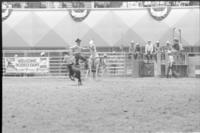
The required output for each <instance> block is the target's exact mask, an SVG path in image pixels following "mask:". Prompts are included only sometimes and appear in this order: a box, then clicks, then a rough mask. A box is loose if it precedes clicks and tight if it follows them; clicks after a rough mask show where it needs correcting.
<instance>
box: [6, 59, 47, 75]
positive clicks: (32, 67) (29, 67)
mask: <svg viewBox="0 0 200 133" xmlns="http://www.w3.org/2000/svg"><path fill="white" fill-rule="evenodd" d="M5 69H6V73H48V72H49V58H48V57H5Z"/></svg>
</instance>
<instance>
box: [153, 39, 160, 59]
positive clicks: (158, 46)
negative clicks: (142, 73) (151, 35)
mask: <svg viewBox="0 0 200 133" xmlns="http://www.w3.org/2000/svg"><path fill="white" fill-rule="evenodd" d="M153 48H154V50H153V53H154V58H155V60H156V61H157V54H158V53H159V52H160V42H159V41H157V42H156V44H155V45H154V47H153Z"/></svg>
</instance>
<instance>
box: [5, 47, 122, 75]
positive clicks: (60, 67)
mask: <svg viewBox="0 0 200 133" xmlns="http://www.w3.org/2000/svg"><path fill="white" fill-rule="evenodd" d="M42 51H44V50H35V51H34V50H30V51H29V50H26V51H23V50H21V51H20V50H8V51H3V63H2V64H3V76H9V75H12V76H13V75H15V76H20V75H26V76H27V75H29V76H30V75H32V76H33V75H34V76H65V75H66V74H67V67H66V65H65V64H63V62H62V61H63V53H64V52H66V50H48V51H45V53H46V54H45V56H46V57H49V72H48V73H46V74H31V73H29V74H9V73H6V72H5V57H14V56H15V54H17V55H18V57H40V53H41V52H42ZM104 53H106V54H107V59H106V60H107V72H106V74H105V75H107V76H120V75H121V76H122V75H124V73H125V58H126V53H122V52H118V53H112V52H99V55H100V57H102V56H103V54H104ZM88 54H89V53H83V55H84V56H88ZM81 69H82V71H83V72H82V73H83V75H84V74H85V72H86V71H84V64H83V63H81ZM100 72H101V68H100Z"/></svg>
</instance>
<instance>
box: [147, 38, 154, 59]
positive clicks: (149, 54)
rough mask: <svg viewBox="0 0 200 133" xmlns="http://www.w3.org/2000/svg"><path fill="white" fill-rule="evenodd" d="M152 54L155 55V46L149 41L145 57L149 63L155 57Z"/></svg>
mask: <svg viewBox="0 0 200 133" xmlns="http://www.w3.org/2000/svg"><path fill="white" fill-rule="evenodd" d="M152 54H153V45H152V44H151V41H150V40H149V41H148V42H147V44H146V45H145V55H146V58H147V60H148V62H149V60H152V56H153V55H152ZM149 57H150V58H149Z"/></svg>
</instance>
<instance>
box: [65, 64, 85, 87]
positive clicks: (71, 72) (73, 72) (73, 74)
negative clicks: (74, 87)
mask: <svg viewBox="0 0 200 133" xmlns="http://www.w3.org/2000/svg"><path fill="white" fill-rule="evenodd" d="M67 66H68V70H69V78H70V79H72V77H75V78H77V79H78V85H82V81H81V71H80V70H79V69H77V68H75V67H74V66H73V64H68V65H67ZM72 80H74V79H72Z"/></svg>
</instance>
